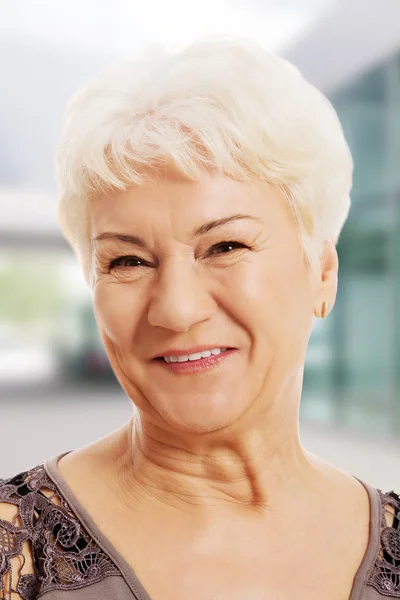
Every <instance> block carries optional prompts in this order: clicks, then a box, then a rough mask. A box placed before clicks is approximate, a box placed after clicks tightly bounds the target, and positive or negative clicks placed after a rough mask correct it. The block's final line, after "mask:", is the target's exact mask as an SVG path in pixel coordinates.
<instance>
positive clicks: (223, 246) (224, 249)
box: [211, 242, 248, 254]
mask: <svg viewBox="0 0 400 600" xmlns="http://www.w3.org/2000/svg"><path fill="white" fill-rule="evenodd" d="M247 247H248V246H246V245H245V244H242V243H240V242H220V243H219V244H215V246H212V247H211V250H212V251H213V252H212V254H228V253H229V252H232V250H237V249H238V248H247Z"/></svg>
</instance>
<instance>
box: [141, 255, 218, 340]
mask: <svg viewBox="0 0 400 600" xmlns="http://www.w3.org/2000/svg"><path fill="white" fill-rule="evenodd" d="M159 273H160V275H159V279H158V282H157V288H156V290H155V293H154V296H153V298H152V301H151V303H150V306H149V310H148V320H149V323H150V324H151V325H153V326H157V327H164V328H165V329H170V330H171V331H176V332H184V331H188V330H189V329H190V328H191V327H193V325H195V324H197V323H201V322H202V321H206V320H207V319H210V318H211V317H212V316H213V315H214V314H215V313H216V311H217V309H218V307H217V303H216V302H215V300H214V298H213V297H212V295H211V294H210V292H209V289H207V288H208V286H207V285H206V278H205V274H204V273H199V272H198V270H196V265H194V264H190V263H189V264H185V261H184V260H175V261H171V262H169V264H168V265H164V266H163V268H162V270H160V272H159Z"/></svg>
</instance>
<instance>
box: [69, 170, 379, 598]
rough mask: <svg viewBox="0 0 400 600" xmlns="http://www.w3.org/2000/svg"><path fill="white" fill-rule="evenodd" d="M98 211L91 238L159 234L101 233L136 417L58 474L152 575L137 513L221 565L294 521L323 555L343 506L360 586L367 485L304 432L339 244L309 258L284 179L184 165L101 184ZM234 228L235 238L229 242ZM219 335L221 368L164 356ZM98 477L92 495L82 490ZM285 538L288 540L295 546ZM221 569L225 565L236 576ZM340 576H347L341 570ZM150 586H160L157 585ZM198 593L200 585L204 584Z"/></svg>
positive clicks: (293, 528) (106, 305)
mask: <svg viewBox="0 0 400 600" xmlns="http://www.w3.org/2000/svg"><path fill="white" fill-rule="evenodd" d="M90 214H91V229H92V236H93V239H95V238H98V237H99V236H103V237H104V234H106V233H110V232H111V233H118V234H122V235H131V236H133V235H139V236H141V237H142V238H143V239H144V240H145V241H146V244H147V245H148V248H147V249H144V248H141V247H139V246H137V245H135V244H131V243H128V242H127V241H121V240H119V239H115V238H113V239H97V240H96V241H94V242H93V273H94V281H93V298H94V309H95V314H96V319H97V322H98V327H99V331H100V334H101V336H102V339H103V343H104V346H105V348H106V351H107V354H108V357H109V359H110V362H111V365H112V367H113V369H114V371H115V373H116V375H117V377H118V379H119V381H120V383H121V385H122V387H123V389H124V390H125V392H126V394H127V395H128V396H129V397H130V398H131V399H132V402H133V403H134V405H135V406H136V416H135V417H134V418H132V420H130V421H129V423H126V424H125V425H124V426H123V427H122V428H121V429H120V430H118V431H117V432H113V433H112V434H110V435H109V436H107V437H106V438H103V439H102V440H100V441H98V442H95V443H94V444H91V445H90V446H88V447H85V448H83V449H80V450H77V451H75V452H72V453H71V454H69V455H67V456H65V457H64V458H63V459H61V461H60V462H59V468H60V471H61V473H62V474H63V475H64V477H65V478H66V479H67V480H68V481H69V483H70V485H71V487H72V489H73V490H74V491H75V493H76V495H78V496H80V499H81V502H82V503H83V504H84V505H85V506H86V507H87V509H88V510H89V511H90V512H91V514H94V515H97V523H98V525H99V526H100V527H101V528H102V529H103V531H104V532H105V533H106V534H107V536H108V537H109V539H112V540H113V541H114V543H115V545H116V546H117V547H118V549H119V550H120V552H121V553H123V554H124V556H125V557H127V558H128V559H129V560H130V561H131V563H132V564H135V567H136V569H135V570H136V571H138V570H139V573H140V574H142V575H143V577H144V579H145V580H146V576H147V577H148V579H147V580H148V581H149V582H151V580H152V577H151V575H150V574H149V573H147V572H146V568H147V567H146V562H145V560H144V559H142V560H143V564H142V570H140V560H141V555H135V554H134V550H132V549H130V548H129V547H128V545H127V546H124V542H123V540H122V541H121V535H120V533H121V531H122V530H124V532H125V534H126V535H125V536H122V538H124V537H125V538H126V539H129V538H130V536H129V531H130V529H129V527H130V526H131V527H132V532H131V534H132V535H135V536H136V539H138V536H139V538H140V536H141V535H143V545H142V546H141V553H142V555H143V556H145V554H146V550H145V549H146V547H147V546H146V544H148V542H147V541H146V540H149V539H151V532H154V536H155V538H156V539H157V544H158V550H159V553H160V556H162V557H164V559H165V560H167V559H168V547H169V540H170V539H171V538H170V536H171V535H174V539H175V540H176V548H177V549H176V552H179V548H182V557H181V560H184V559H185V556H188V557H190V558H188V568H189V566H190V565H191V564H192V563H193V561H191V558H193V556H194V555H196V557H197V558H198V557H199V552H200V554H201V555H202V556H203V558H204V560H205V561H206V562H205V565H206V566H205V567H204V568H205V570H206V572H207V573H208V577H210V570H209V569H210V568H211V567H210V564H209V562H207V557H211V558H212V557H214V558H215V556H216V555H218V556H221V555H223V556H226V557H228V558H229V557H230V558H231V564H235V561H236V560H237V561H238V564H243V561H244V559H245V557H244V555H243V552H245V551H244V550H240V551H239V550H237V549H236V550H232V543H231V542H229V541H226V543H224V542H222V541H221V540H228V538H229V539H231V538H230V537H229V535H228V533H229V532H230V534H231V535H236V536H238V537H237V538H236V539H243V540H245V541H252V542H255V541H256V542H257V544H258V546H257V547H258V548H260V547H265V552H269V551H270V550H271V549H272V548H275V550H276V548H278V547H279V540H280V539H282V536H285V539H288V540H289V537H290V536H292V537H293V535H294V534H295V535H296V536H297V538H296V539H297V540H299V541H298V542H297V543H296V544H297V545H296V544H295V543H294V542H293V544H294V545H293V548H294V560H296V559H297V561H298V560H299V557H301V555H304V556H305V557H307V556H308V555H307V548H308V550H309V552H310V553H312V554H315V544H316V543H321V544H324V539H325V538H324V537H323V536H324V535H325V533H323V534H320V533H318V531H317V532H315V533H314V534H312V535H310V527H311V530H312V531H315V527H314V525H312V524H313V523H315V522H316V519H318V518H320V519H323V520H324V522H326V523H331V526H332V529H333V530H335V529H337V527H338V521H341V523H342V524H343V523H345V525H346V524H347V525H346V527H345V529H346V531H345V532H344V535H343V536H342V537H340V536H337V537H336V538H335V540H337V542H335V543H333V544H332V554H333V555H334V556H333V561H335V558H334V557H335V556H336V555H337V557H339V556H343V553H344V552H345V551H346V550H345V549H346V548H347V546H348V539H347V536H348V532H349V529H350V528H352V527H353V528H354V529H353V531H354V533H355V534H356V535H357V536H358V538H356V539H359V543H358V544H357V543H356V544H355V547H354V554H353V555H352V560H349V561H348V562H349V573H348V574H347V575H346V576H345V577H344V578H343V582H342V583H340V585H342V587H341V588H340V591H341V592H342V591H344V595H343V597H348V596H346V593H348V591H349V589H348V588H349V585H351V575H354V571H355V570H356V568H357V566H358V563H359V561H360V560H361V558H362V556H363V553H364V551H365V546H366V543H367V540H368V518H369V506H368V499H367V496H366V492H365V490H364V488H363V487H362V486H361V484H360V483H359V482H357V481H356V480H355V479H354V478H352V477H350V475H348V474H346V473H344V472H342V471H340V470H339V469H336V468H335V467H333V466H332V465H329V464H328V463H326V462H325V461H323V460H321V459H319V458H318V457H316V456H314V455H313V454H312V453H310V452H309V451H307V450H306V449H305V448H304V447H303V445H302V444H301V441H300V437H299V405H300V399H301V390H302V381H303V370H304V360H305V354H306V349H307V344H308V340H309V336H310V333H311V329H312V324H313V319H314V317H315V316H316V317H320V316H321V310H322V303H323V301H324V300H327V301H328V302H329V306H330V307H332V306H333V304H334V301H335V296H336V291H337V276H338V259H337V253H336V249H335V246H334V244H333V243H327V244H326V246H325V252H324V255H323V257H322V259H321V261H320V264H319V265H318V267H315V268H314V269H313V270H311V269H310V268H309V267H308V266H307V264H306V261H305V257H304V253H303V249H302V245H301V242H300V239H299V234H298V230H297V227H296V224H295V223H294V221H293V219H292V217H291V214H290V212H289V209H288V207H287V204H286V202H285V200H284V198H283V196H282V194H281V192H280V191H279V190H277V189H276V188H274V187H272V186H271V185H270V184H268V183H266V182H260V181H257V182H238V181H234V180H232V179H230V178H228V177H225V176H223V175H221V174H216V173H215V174H204V175H203V176H202V178H201V180H200V181H199V182H191V181H187V180H185V179H183V178H182V177H180V176H179V175H178V174H177V173H176V172H174V171H173V170H172V169H171V170H169V171H167V172H166V173H165V175H164V176H162V177H160V178H159V180H157V181H156V182H155V183H154V184H152V185H150V186H147V187H138V188H131V189H129V190H127V191H124V192H115V193H113V194H108V195H103V196H98V197H96V198H95V200H93V201H92V203H91V207H90ZM234 214H243V215H249V216H251V217H253V219H249V218H246V219H237V220H235V221H234V222H231V223H229V224H225V225H222V226H219V227H215V228H213V229H210V231H208V232H207V233H204V234H203V235H201V236H199V237H196V238H193V237H191V232H192V230H193V229H194V228H196V227H198V226H200V225H202V224H204V223H208V222H210V221H214V220H216V219H221V218H225V217H229V216H231V215H234ZM232 241H235V242H237V243H238V245H236V244H235V245H234V246H233V247H229V245H226V244H225V245H223V246H221V243H222V242H232ZM124 256H125V257H130V259H131V260H129V258H125V259H121V257H124ZM134 257H136V259H137V258H139V259H140V264H139V263H138V261H137V260H136V261H135V260H132V258H134ZM116 259H118V262H117V263H115V260H116ZM113 261H114V262H113ZM110 264H111V266H110ZM209 344H211V345H213V346H215V347H234V348H236V349H237V351H236V352H235V353H233V354H232V356H230V357H229V358H227V359H226V360H225V361H223V362H222V363H221V364H220V365H219V366H218V367H216V368H214V369H211V370H209V371H206V372H205V373H201V374H193V375H184V376H182V375H179V376H177V375H175V374H174V373H173V372H170V371H169V370H167V369H165V368H163V367H161V365H160V364H159V363H156V362H154V361H152V360H151V358H152V357H154V356H159V355H160V354H164V351H165V350H166V349H168V348H177V347H178V348H190V347H193V346H197V345H209ZM82 458H84V460H82ZM99 466H101V470H99V469H98V468H96V467H99ZM94 472H95V473H97V475H96V477H93V473H94ZM99 472H101V473H102V475H101V476H100V477H99V476H98V473H99ZM88 480H91V481H92V485H91V486H89V487H90V489H91V490H92V494H91V495H90V494H88V493H87V492H85V491H84V490H85V488H87V487H88V486H87V481H88ZM85 483H86V485H85ZM92 486H94V487H92ZM93 489H95V490H96V494H94V493H93ZM95 496H96V499H95ZM116 505H118V506H119V507H120V511H121V512H120V514H121V515H124V518H123V517H121V521H120V522H118V519H117V517H115V521H114V522H113V523H110V521H109V520H106V519H103V518H102V516H101V515H103V514H115V510H114V508H115V506H116ZM113 507H114V508H113ZM107 511H109V512H108V513H107ZM128 514H129V519H127V515H128ZM299 515H300V519H299ZM344 515H345V516H346V517H345V518H346V522H345V521H343V519H344ZM165 516H168V519H166V518H165ZM128 521H129V523H131V525H127V522H128ZM327 526H328V525H327ZM293 532H294V533H293ZM318 536H321V538H319V537H318ZM131 539H132V538H131ZM193 540H196V543H194V542H193ZM265 540H270V542H268V543H270V544H271V546H265V544H267V542H266V541H265ZM164 542H165V555H164V554H163V551H162V548H163V547H164ZM118 544H119V546H118ZM260 544H261V545H260ZM199 545H200V547H201V548H202V550H201V551H199ZM299 545H300V547H301V551H300V549H299ZM246 548H247V549H246V552H247V553H249V551H250V555H249V554H247V559H249V560H250V559H251V561H253V563H252V564H253V565H256V567H257V568H258V567H259V570H261V571H262V570H263V569H265V565H264V566H263V565H259V564H258V562H257V559H256V557H255V556H253V555H252V554H251V543H250V545H249V544H247V545H246ZM148 551H149V556H152V560H153V562H154V554H153V553H152V552H151V551H150V549H149V550H148ZM132 552H133V554H132ZM287 552H288V550H287V545H286V546H285V549H284V550H282V553H283V556H285V560H286V559H287V557H288V554H287ZM269 555H270V554H269ZM277 556H278V557H279V552H278V554H277ZM175 557H176V554H175ZM280 558H282V555H281V556H280ZM304 560H306V558H305V559H304ZM314 560H315V557H314ZM277 561H278V563H277V565H275V564H274V562H273V561H272V562H270V564H271V565H272V567H271V569H272V570H271V572H269V573H268V576H269V578H270V579H269V581H272V580H273V578H274V577H275V576H276V573H277V570H278V571H279V566H278V565H279V560H278V558H277ZM264 563H265V561H264ZM196 564H198V563H196ZM213 564H215V563H213ZM138 565H139V566H138ZM168 565H169V569H170V570H171V569H173V568H174V563H171V564H169V563H168ZM334 566H335V562H334ZM256 567H254V568H256ZM162 568H163V564H160V565H159V569H162ZM293 568H295V567H293ZM207 569H208V571H207ZM299 569H300V566H299ZM170 572H171V571H170ZM222 573H223V569H222V567H221V569H220V570H219V574H218V576H219V577H222V578H223V575H222ZM231 574H232V573H231ZM281 574H282V577H283V579H285V577H284V574H283V573H281ZM323 574H324V576H326V577H331V575H330V573H325V572H324V573H323ZM177 576H179V574H177ZM230 576H231V575H230ZM193 577H194V575H193ZM199 577H200V575H199ZM227 577H228V576H227ZM332 577H333V579H334V580H335V581H338V582H340V578H339V577H338V575H337V572H336V574H335V575H334V574H332ZM335 577H336V579H335ZM149 585H151V583H149ZM226 585H227V584H226ZM338 585H339V583H338ZM260 586H261V584H260ZM236 589H238V588H237V587H236ZM262 589H265V587H263V588H262ZM280 589H281V588H280ZM332 589H333V591H334V592H337V591H338V590H337V589H334V588H332ZM151 591H152V592H153V593H154V598H156V597H157V595H156V594H157V590H154V589H153V590H151ZM319 592H320V590H319ZM319 592H318V593H319ZM165 593H166V592H165V590H163V591H160V592H159V594H160V595H159V597H163V598H164V597H167V596H165ZM185 593H186V594H189V590H185ZM190 594H191V595H190V597H191V598H195V597H196V595H195V593H194V591H193V589H190ZM174 597H176V596H174ZM183 597H185V596H183ZM186 597H189V596H186ZM201 597H202V598H204V596H201ZM229 597H231V596H229ZM257 597H258V596H257ZM260 597H261V596H260ZM308 597H309V598H311V597H312V594H311V593H309V595H308ZM324 597H326V598H328V597H329V596H328V595H327V594H326V593H325V596H324ZM334 597H335V598H338V597H340V596H338V595H336V596H334ZM221 598H222V596H221Z"/></svg>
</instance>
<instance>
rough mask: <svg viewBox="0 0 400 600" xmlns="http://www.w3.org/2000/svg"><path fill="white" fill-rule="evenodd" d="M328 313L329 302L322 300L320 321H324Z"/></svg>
mask: <svg viewBox="0 0 400 600" xmlns="http://www.w3.org/2000/svg"><path fill="white" fill-rule="evenodd" d="M328 312H329V302H328V301H327V300H324V301H323V303H322V311H321V319H325V317H326V315H327V314H328Z"/></svg>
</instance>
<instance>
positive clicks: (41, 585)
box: [0, 465, 121, 600]
mask: <svg viewBox="0 0 400 600" xmlns="http://www.w3.org/2000/svg"><path fill="white" fill-rule="evenodd" d="M45 492H46V493H45ZM0 502H6V503H8V504H13V505H14V506H16V507H17V514H16V516H15V518H14V519H13V520H12V521H11V522H10V521H5V520H1V519H0V599H4V600H9V599H10V598H11V593H12V592H14V593H18V594H19V595H20V597H21V598H22V599H23V600H36V599H37V598H40V597H41V596H42V595H43V594H45V593H46V592H48V591H50V590H55V589H57V590H74V589H79V588H82V587H86V586H88V585H91V584H93V583H96V582H98V581H101V580H102V579H104V578H105V577H108V576H110V575H119V576H121V573H120V572H119V571H118V569H117V567H116V566H115V565H114V563H113V562H112V560H111V559H110V558H109V557H108V556H107V555H106V554H105V552H103V550H102V549H101V548H99V546H98V545H97V544H96V542H95V541H94V540H93V539H92V538H91V537H90V535H89V534H88V533H87V532H86V531H85V529H84V528H83V526H82V525H81V523H80V522H79V521H78V519H77V518H76V516H75V515H74V513H73V512H72V510H71V509H70V507H69V506H68V504H67V502H66V501H65V499H64V498H63V497H62V495H61V494H60V493H59V492H58V490H57V488H56V486H55V484H54V483H53V481H52V480H51V479H50V478H49V477H48V475H47V473H46V471H45V469H44V467H43V465H39V466H37V467H35V468H34V469H31V470H30V471H26V472H24V473H20V474H19V475H16V476H15V477H12V478H10V479H5V480H3V479H0ZM27 543H28V544H29V546H30V551H31V554H32V559H33V570H34V573H33V574H21V571H22V569H23V566H24V564H25V556H24V551H23V545H25V546H26V544H27ZM16 559H20V560H19V561H18V564H19V565H20V566H19V569H18V572H17V573H16V572H15V567H14V565H15V562H16ZM6 578H7V579H8V588H9V589H8V591H6V588H5V584H4V582H5V580H6Z"/></svg>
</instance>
